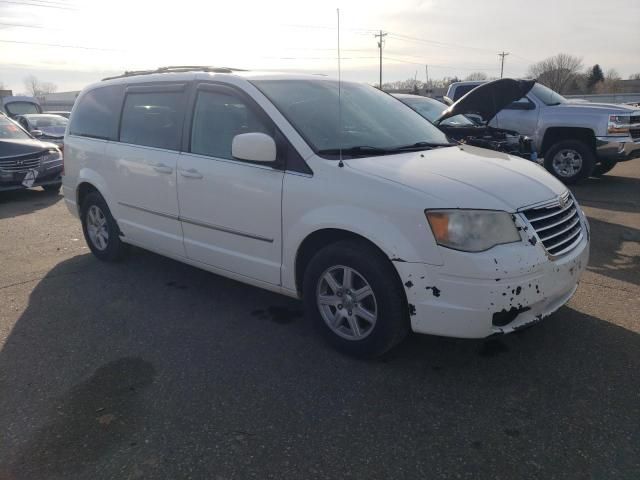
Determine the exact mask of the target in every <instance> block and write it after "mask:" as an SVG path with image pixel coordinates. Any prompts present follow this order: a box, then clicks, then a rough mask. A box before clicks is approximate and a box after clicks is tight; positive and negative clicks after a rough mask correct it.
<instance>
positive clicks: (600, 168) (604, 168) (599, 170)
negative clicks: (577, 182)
mask: <svg viewBox="0 0 640 480" xmlns="http://www.w3.org/2000/svg"><path fill="white" fill-rule="evenodd" d="M617 164H618V162H614V161H611V160H601V161H600V163H598V165H596V168H594V169H593V174H592V175H593V176H594V177H601V176H602V175H604V174H605V173H607V172H610V171H611V170H613V167H615V166H616V165H617Z"/></svg>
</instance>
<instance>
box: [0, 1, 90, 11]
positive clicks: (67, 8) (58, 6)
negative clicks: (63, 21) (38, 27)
mask: <svg viewBox="0 0 640 480" xmlns="http://www.w3.org/2000/svg"><path fill="white" fill-rule="evenodd" d="M0 3H8V4H11V5H19V6H21V7H44V8H55V9H57V10H69V11H73V10H78V9H77V8H72V7H67V6H62V5H57V4H42V3H31V2H15V1H12V0H0Z"/></svg>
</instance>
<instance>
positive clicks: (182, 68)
mask: <svg viewBox="0 0 640 480" xmlns="http://www.w3.org/2000/svg"><path fill="white" fill-rule="evenodd" d="M246 71H247V70H244V69H241V68H229V67H212V66H210V65H171V66H168V67H159V68H156V69H155V70H128V71H125V72H124V73H123V74H122V75H115V76H113V77H106V78H103V79H102V81H105V80H113V79H114V78H125V77H134V76H137V75H152V74H154V73H180V72H212V73H232V72H246Z"/></svg>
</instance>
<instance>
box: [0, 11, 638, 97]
mask: <svg viewBox="0 0 640 480" xmlns="http://www.w3.org/2000/svg"><path fill="white" fill-rule="evenodd" d="M336 8H340V15H341V47H342V57H343V60H342V69H343V78H345V79H353V80H359V81H366V82H370V83H373V82H377V79H378V49H377V45H376V39H375V38H374V36H373V35H374V32H375V31H377V30H380V29H382V30H383V31H385V32H388V36H387V37H386V42H385V45H384V50H383V56H384V59H383V81H392V80H403V79H406V78H409V77H414V76H415V75H416V74H417V77H418V79H420V80H424V79H425V64H428V65H429V75H430V77H432V78H442V77H444V76H453V75H456V76H458V77H461V78H462V77H464V76H466V75H468V74H469V73H471V72H473V71H483V72H485V73H487V74H488V75H489V76H496V75H499V72H500V64H499V58H498V55H497V54H498V52H500V51H503V50H504V51H507V52H510V55H509V56H508V57H507V58H506V62H505V76H513V77H518V76H523V75H525V74H526V71H527V68H528V66H529V65H530V64H531V63H533V62H535V61H538V60H541V59H543V58H545V57H548V56H551V55H554V54H556V53H559V52H566V53H570V54H573V55H577V56H579V57H582V59H583V62H584V65H585V66H591V65H593V64H594V63H599V64H600V65H601V66H602V68H603V70H605V71H606V70H608V69H610V68H615V69H616V70H617V71H618V72H619V73H620V74H621V75H622V77H623V78H627V77H628V76H629V75H630V74H632V73H636V72H640V0H608V1H602V0H597V1H596V0H576V1H572V0H536V1H533V0H528V1H524V0H482V1H478V0H455V1H454V0H447V1H444V0H424V1H406V0H391V1H390V0H387V1H378V0H364V1H356V0H353V1H346V0H336V2H334V3H332V2H323V1H313V2H308V1H304V0H266V1H265V0H263V1H257V0H255V1H251V2H247V1H241V0H238V1H235V2H227V1H225V2H222V1H210V0H209V1H197V0H181V1H179V2H173V1H172V2H159V1H157V0H156V1H148V2H147V1H142V0H126V1H125V0H108V1H105V0H12V1H11V2H9V1H0V82H2V83H3V84H4V85H5V88H11V89H13V90H14V93H18V92H21V91H24V86H23V78H24V77H25V76H26V75H28V74H31V73H32V74H35V75H36V76H38V77H39V78H40V79H41V80H42V81H50V82H54V83H55V84H57V86H58V90H59V91H65V90H76V89H80V88H82V87H83V86H84V85H86V84H88V83H90V82H93V81H96V80H99V79H100V78H102V77H104V76H107V75H110V74H113V73H120V72H122V71H124V70H127V69H141V68H151V67H157V66H161V65H187V64H188V65H222V66H233V67H239V68H250V69H269V70H294V71H312V72H319V73H327V74H331V75H336V72H337V61H336V45H337V35H336V34H337V29H336ZM21 42H24V43H21ZM52 45H57V46H52Z"/></svg>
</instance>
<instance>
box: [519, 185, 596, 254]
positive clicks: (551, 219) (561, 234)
mask: <svg viewBox="0 0 640 480" xmlns="http://www.w3.org/2000/svg"><path fill="white" fill-rule="evenodd" d="M563 204H564V205H563ZM521 213H522V214H523V216H524V217H525V218H526V219H527V221H528V223H529V225H530V226H531V228H532V229H533V230H534V231H535V233H536V235H537V236H538V239H539V240H540V242H542V244H543V245H544V248H545V250H546V251H547V253H549V255H551V256H553V257H559V256H561V255H564V254H566V253H569V252H570V251H571V250H573V249H574V248H575V247H576V246H577V245H578V244H579V243H580V241H581V240H582V238H583V237H584V232H583V226H582V222H581V221H580V220H581V219H580V213H579V212H578V205H577V204H576V202H575V200H574V199H573V196H572V195H571V194H570V193H569V192H567V193H566V194H564V195H562V197H559V198H558V199H556V200H554V201H553V202H548V203H546V204H544V205H541V206H537V207H533V208H528V209H524V210H522V212H521Z"/></svg>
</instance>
